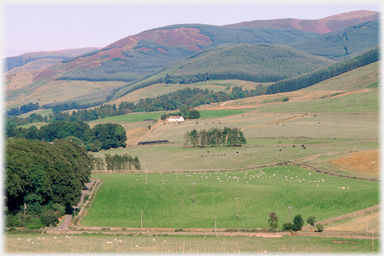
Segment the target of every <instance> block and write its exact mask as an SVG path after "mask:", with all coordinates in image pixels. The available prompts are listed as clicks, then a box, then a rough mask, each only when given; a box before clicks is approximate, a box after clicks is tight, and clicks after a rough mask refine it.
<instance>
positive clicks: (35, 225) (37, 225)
mask: <svg viewBox="0 0 384 256" xmlns="http://www.w3.org/2000/svg"><path fill="white" fill-rule="evenodd" d="M26 227H27V228H29V229H39V228H43V227H44V225H43V224H42V223H41V220H40V219H37V218H34V219H32V221H31V222H30V223H28V224H27V226H26Z"/></svg>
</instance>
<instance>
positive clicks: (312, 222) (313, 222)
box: [307, 216, 316, 226]
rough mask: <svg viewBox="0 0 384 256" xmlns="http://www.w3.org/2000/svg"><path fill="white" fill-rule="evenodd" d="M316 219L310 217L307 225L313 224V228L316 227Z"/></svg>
mask: <svg viewBox="0 0 384 256" xmlns="http://www.w3.org/2000/svg"><path fill="white" fill-rule="evenodd" d="M315 222H316V218H315V216H309V217H308V219H307V223H308V224H311V226H315Z"/></svg>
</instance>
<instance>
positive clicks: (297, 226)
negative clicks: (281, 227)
mask: <svg viewBox="0 0 384 256" xmlns="http://www.w3.org/2000/svg"><path fill="white" fill-rule="evenodd" d="M303 225H304V220H303V218H302V217H301V215H300V214H298V215H296V216H295V218H294V219H293V226H292V230H293V231H298V230H301V228H302V227H303Z"/></svg>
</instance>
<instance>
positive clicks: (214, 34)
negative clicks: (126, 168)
mask: <svg viewBox="0 0 384 256" xmlns="http://www.w3.org/2000/svg"><path fill="white" fill-rule="evenodd" d="M341 16H343V14H341ZM341 16H340V17H341ZM348 17H349V18H348ZM351 17H354V16H351V15H345V20H350V18H351ZM353 19H355V18H353ZM357 21H360V20H359V19H355V22H357ZM351 22H352V21H351ZM348 24H349V23H348ZM375 24H376V25H375ZM377 27H378V25H377V22H376V23H374V22H372V23H367V24H365V25H363V26H360V27H359V26H358V25H356V26H353V27H348V28H346V29H344V30H342V31H340V32H334V33H339V34H337V35H343V33H344V34H345V33H346V35H347V36H348V54H347V56H346V57H349V56H353V55H354V54H357V53H358V52H360V51H363V50H364V49H365V48H367V49H369V48H371V46H372V45H375V44H376V45H377V44H378V43H377V37H378V36H377V34H378V29H377ZM360 34H361V36H359V35H360ZM337 35H334V36H332V40H327V39H326V38H324V37H327V36H328V34H324V35H321V36H318V34H316V33H313V32H308V31H304V30H299V29H295V28H280V27H279V28H269V27H245V28H244V27H238V28H230V27H225V26H211V25H204V24H182V25H180V24H179V25H173V26H167V27H162V28H156V29H152V30H148V31H144V32H141V33H139V34H137V35H132V36H129V37H126V38H123V39H121V40H118V41H116V42H114V43H112V44H110V45H108V46H106V47H104V48H102V49H100V50H96V51H92V52H88V53H85V54H82V55H80V56H76V57H73V58H67V59H65V60H62V61H60V62H59V63H56V64H54V65H52V66H50V67H47V68H44V69H40V70H37V71H36V70H32V71H21V72H15V73H13V74H7V80H6V88H7V100H6V101H7V102H6V106H7V108H12V107H15V106H20V105H21V104H25V103H26V102H29V101H30V102H32V101H33V102H35V101H37V100H38V101H39V103H40V105H44V104H50V105H54V104H57V103H60V102H68V101H77V102H82V103H87V102H93V103H97V102H100V103H102V102H106V101H108V100H110V99H112V98H113V99H116V98H117V97H119V96H122V95H124V94H126V93H127V91H132V89H135V88H137V85H138V84H140V83H143V81H144V80H146V79H147V78H148V77H151V76H152V77H151V79H152V80H156V79H159V78H162V77H163V75H165V73H164V71H165V70H166V69H168V68H170V67H174V68H176V66H177V65H179V64H180V63H183V66H182V67H181V66H179V67H177V69H178V70H171V71H169V72H168V71H167V72H168V73H169V74H172V76H176V77H179V76H180V77H181V76H184V77H187V78H188V77H191V76H196V75H198V73H199V72H197V73H196V71H197V70H198V69H200V68H202V69H203V70H204V71H203V72H204V73H205V72H206V71H205V70H209V69H210V68H211V70H212V67H218V65H222V64H225V65H226V67H225V68H224V69H223V70H217V68H215V72H216V73H217V76H216V77H215V76H213V77H212V78H211V79H223V78H225V79H227V78H233V79H244V80H250V81H257V79H260V77H264V80H263V81H267V80H268V79H270V80H269V81H277V80H279V79H284V78H286V77H289V76H293V75H297V74H301V73H305V72H309V71H308V70H311V69H312V70H313V69H316V67H315V66H312V64H311V65H309V66H308V67H305V68H304V69H302V70H300V71H296V74H294V73H292V74H291V75H289V74H288V73H287V71H286V70H285V69H286V66H287V65H289V66H291V65H292V64H295V65H296V64H299V63H300V61H298V59H297V58H296V57H295V58H296V62H294V63H293V62H291V63H290V64H289V63H288V62H285V63H282V64H278V62H279V60H278V59H275V60H265V59H257V56H256V55H257V54H253V55H250V56H244V55H241V54H240V52H241V50H240V49H245V46H244V45H247V47H250V46H251V45H256V44H257V45H261V44H264V45H266V44H270V45H277V44H279V45H289V46H291V47H293V48H296V49H297V50H301V51H306V52H307V53H310V54H312V55H321V53H322V52H326V51H327V49H331V48H332V49H333V48H334V47H335V46H334V45H335V44H340V43H343V42H344V41H345V38H343V37H341V38H340V37H338V36H337ZM362 38H364V39H365V40H361V39H362ZM371 39H372V40H371ZM335 40H336V41H337V40H338V41H337V42H335ZM343 40H344V41H343ZM356 40H357V41H356ZM314 42H320V43H316V48H317V49H316V50H317V51H318V52H316V51H315V50H313V49H312V48H313V47H312V46H311V44H315V43H314ZM230 43H232V44H238V45H239V46H240V45H242V46H241V47H243V48H236V47H234V46H231V47H233V48H232V50H229V48H227V49H226V47H229V45H230ZM224 44H228V45H224ZM216 47H218V48H217V49H215V48H216ZM337 47H338V46H337ZM251 48H252V47H251ZM339 48H340V47H339ZM339 48H337V51H339V50H340V49H339ZM224 49H226V50H224ZM276 49H277V48H276ZM279 49H283V48H282V46H279ZM231 51H232V52H231ZM214 54H220V57H218V55H217V56H215V57H214ZM235 54H240V55H239V56H237V57H232V60H230V58H228V57H229V56H230V55H235ZM337 54H338V55H340V53H337ZM341 55H342V54H341ZM344 55H345V51H344ZM240 56H242V57H243V58H245V57H247V58H245V59H247V62H246V63H240V61H239V60H240V59H241V58H242V57H240ZM251 56H253V57H254V58H256V59H254V60H252V59H251ZM327 57H329V58H330V59H332V56H329V55H327ZM344 57H345V56H344ZM236 58H237V60H236ZM265 58H266V57H265ZM286 59H287V58H286ZM293 59H294V58H293ZM314 59H316V58H314ZM314 59H313V60H314ZM335 59H337V58H336V57H335ZM219 60H220V61H219ZM177 61H181V62H180V63H178V62H177ZM215 61H216V63H215ZM260 61H261V62H262V63H263V64H265V63H269V62H271V63H272V64H271V65H272V66H270V70H271V69H272V68H276V67H278V69H277V71H274V72H275V74H268V78H266V75H265V73H266V72H267V71H265V67H262V65H260V63H261V62H260ZM280 61H281V60H280ZM209 62H212V63H211V64H210V63H209ZM220 62H221V64H220ZM258 62H259V65H256V66H255V63H258ZM273 63H274V64H273ZM304 63H305V62H304ZM240 64H241V65H240ZM225 65H224V66H225ZM273 65H275V66H273ZM321 65H323V64H321ZM321 65H320V66H321ZM324 65H325V64H324ZM210 66H211V67H210ZM235 66H237V67H235ZM304 66H306V65H302V67H304ZM320 66H318V67H320ZM255 67H257V68H258V69H260V70H258V71H257V72H258V73H257V72H256V73H257V76H258V77H256V75H255V74H256V73H255V69H254V68H255ZM261 67H262V68H261ZM179 68H180V69H179ZM225 69H227V70H228V69H232V71H231V72H227V71H225ZM298 69H299V68H298ZM234 70H235V71H234ZM201 72H202V70H200V73H201ZM236 72H237V75H238V76H237V77H233V75H234V74H235V73H236ZM154 74H155V75H154ZM160 74H161V75H160ZM250 74H251V76H252V79H253V80H251V79H250V78H249V75H250ZM247 76H248V77H247ZM271 77H272V78H271ZM256 78H257V79H256ZM143 79H144V80H143ZM83 84H84V86H85V87H84V88H86V90H82V88H83V86H82V85H83ZM73 86H75V87H76V91H71V92H73V93H71V94H68V95H67V92H68V90H71V88H73ZM55 95H57V97H56V96H55ZM59 95H60V96H59ZM40 100H41V101H40Z"/></svg>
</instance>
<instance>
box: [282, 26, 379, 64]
mask: <svg viewBox="0 0 384 256" xmlns="http://www.w3.org/2000/svg"><path fill="white" fill-rule="evenodd" d="M379 30H380V28H379V20H374V21H367V22H362V23H359V24H357V25H354V26H351V27H347V28H345V29H343V30H340V31H336V32H331V33H327V34H324V35H320V36H317V37H314V38H311V39H308V40H305V41H301V42H296V43H293V44H290V45H289V46H291V47H293V48H295V49H297V50H300V51H303V52H306V53H309V54H312V55H315V56H321V57H324V58H328V59H333V60H340V59H345V58H350V57H353V56H355V55H358V54H360V53H363V52H365V51H368V50H369V49H371V48H373V47H375V46H378V45H379ZM368 38H369V39H368Z"/></svg>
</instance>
